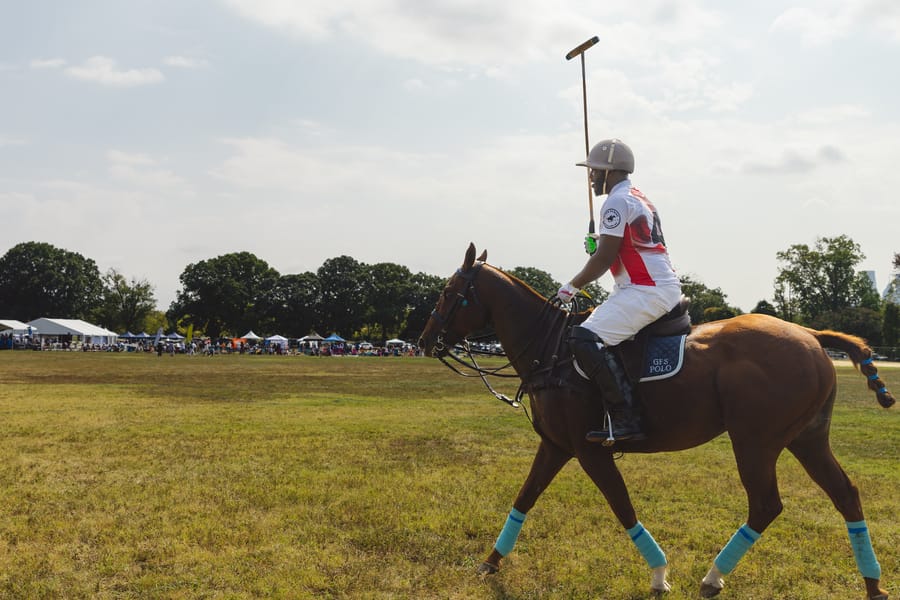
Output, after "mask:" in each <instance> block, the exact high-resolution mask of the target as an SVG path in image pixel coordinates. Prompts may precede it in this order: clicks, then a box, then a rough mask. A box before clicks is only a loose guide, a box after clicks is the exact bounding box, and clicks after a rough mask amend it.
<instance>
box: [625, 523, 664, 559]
mask: <svg viewBox="0 0 900 600" xmlns="http://www.w3.org/2000/svg"><path fill="white" fill-rule="evenodd" d="M625 531H626V532H627V533H628V535H629V537H631V541H632V542H634V545H635V546H637V549H638V551H639V552H640V553H641V556H643V557H644V560H646V561H647V564H648V565H650V568H651V569H655V568H657V567H664V566H666V555H665V553H664V552H663V551H662V548H660V547H659V544H657V543H656V540H655V539H653V536H652V535H650V532H649V531H647V530H646V529H644V526H643V525H642V524H641V522H640V521H638V523H637V525H635V526H634V527H632V528H631V529H626V530H625Z"/></svg>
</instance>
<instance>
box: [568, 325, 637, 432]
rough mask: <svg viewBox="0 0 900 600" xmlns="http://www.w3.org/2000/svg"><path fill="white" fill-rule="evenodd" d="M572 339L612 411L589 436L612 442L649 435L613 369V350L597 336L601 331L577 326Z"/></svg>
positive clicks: (581, 362)
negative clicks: (596, 332) (605, 420)
mask: <svg viewBox="0 0 900 600" xmlns="http://www.w3.org/2000/svg"><path fill="white" fill-rule="evenodd" d="M569 341H570V342H571V343H572V352H573V354H575V359H576V360H577V361H578V365H579V366H580V367H581V370H582V371H584V374H585V375H587V376H588V377H589V378H590V380H591V381H592V382H594V384H596V385H597V387H599V388H600V393H601V395H602V399H603V405H604V406H605V407H606V410H607V415H608V422H607V423H604V427H603V430H597V431H590V432H588V434H587V436H586V438H587V440H588V441H589V442H602V443H604V444H606V445H609V444H612V443H614V442H615V441H619V440H621V441H624V440H642V439H645V437H646V436H645V435H644V434H643V432H642V431H641V425H640V421H639V419H638V415H637V413H636V412H634V410H633V409H632V406H631V403H630V402H629V401H628V400H627V399H626V398H625V397H624V396H623V394H622V389H621V388H620V387H619V383H618V382H617V381H616V376H615V374H614V373H613V372H612V367H611V365H610V364H609V363H610V361H613V360H615V359H614V358H613V356H612V354H611V353H610V352H609V350H607V349H606V348H605V347H604V346H600V345H598V343H599V342H600V338H598V337H597V334H595V333H594V332H593V331H591V330H589V329H586V328H584V327H580V326H576V327H573V328H572V334H571V336H570V338H569ZM626 385H627V384H626ZM629 396H630V394H629Z"/></svg>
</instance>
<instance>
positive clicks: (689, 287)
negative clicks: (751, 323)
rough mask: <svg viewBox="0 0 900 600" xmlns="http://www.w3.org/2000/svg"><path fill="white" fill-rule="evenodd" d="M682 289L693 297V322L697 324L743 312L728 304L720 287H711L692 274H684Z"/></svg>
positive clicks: (681, 278) (691, 311)
mask: <svg viewBox="0 0 900 600" xmlns="http://www.w3.org/2000/svg"><path fill="white" fill-rule="evenodd" d="M679 279H680V280H681V291H682V293H683V294H684V295H685V296H687V297H688V298H690V299H691V307H690V309H689V312H690V313H691V322H692V323H694V324H695V325H696V324H699V323H706V322H708V321H718V320H720V319H728V318H731V317H734V316H736V315H739V314H741V312H742V311H741V309H739V308H737V307H734V306H731V305H729V304H728V302H727V300H726V298H727V297H728V296H727V295H726V294H725V293H724V292H722V290H721V289H720V288H711V287H708V286H707V285H706V284H704V283H702V282H700V281H697V280H695V279H694V278H693V277H691V276H690V275H682V276H681V277H680V278H679Z"/></svg>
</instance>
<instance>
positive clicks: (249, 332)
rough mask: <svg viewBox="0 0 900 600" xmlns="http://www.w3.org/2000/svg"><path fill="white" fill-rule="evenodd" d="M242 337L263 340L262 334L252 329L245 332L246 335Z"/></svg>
mask: <svg viewBox="0 0 900 600" xmlns="http://www.w3.org/2000/svg"><path fill="white" fill-rule="evenodd" d="M241 337H242V338H244V339H245V340H261V339H262V338H261V337H260V336H258V335H256V334H255V333H253V330H252V329H251V330H250V331H248V332H247V333H245V334H244V335H242V336H241Z"/></svg>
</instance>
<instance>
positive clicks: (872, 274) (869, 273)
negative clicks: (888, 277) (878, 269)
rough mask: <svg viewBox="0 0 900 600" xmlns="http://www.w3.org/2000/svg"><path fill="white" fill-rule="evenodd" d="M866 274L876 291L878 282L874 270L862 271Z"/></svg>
mask: <svg viewBox="0 0 900 600" xmlns="http://www.w3.org/2000/svg"><path fill="white" fill-rule="evenodd" d="M862 272H863V273H865V274H866V277H868V278H869V282H871V284H872V289H873V290H875V291H876V292H878V283H877V282H876V281H875V271H862Z"/></svg>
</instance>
